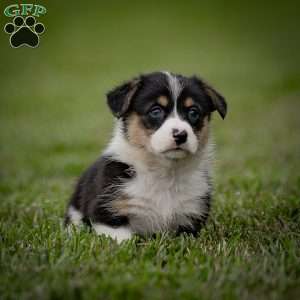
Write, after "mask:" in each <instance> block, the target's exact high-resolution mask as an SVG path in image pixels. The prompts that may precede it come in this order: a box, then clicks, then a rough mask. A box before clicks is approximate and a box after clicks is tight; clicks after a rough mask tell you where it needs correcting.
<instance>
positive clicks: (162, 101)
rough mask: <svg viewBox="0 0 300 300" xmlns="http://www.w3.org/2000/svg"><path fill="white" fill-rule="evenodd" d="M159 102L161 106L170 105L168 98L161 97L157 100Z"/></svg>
mask: <svg viewBox="0 0 300 300" xmlns="http://www.w3.org/2000/svg"><path fill="white" fill-rule="evenodd" d="M157 102H158V103H159V104H160V105H161V106H165V107H166V106H167V105H168V103H169V100H168V98H167V97H166V96H159V97H158V99H157Z"/></svg>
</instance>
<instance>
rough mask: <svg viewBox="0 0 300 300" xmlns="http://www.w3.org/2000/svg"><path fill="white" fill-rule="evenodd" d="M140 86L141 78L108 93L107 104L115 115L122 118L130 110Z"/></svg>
mask: <svg viewBox="0 0 300 300" xmlns="http://www.w3.org/2000/svg"><path fill="white" fill-rule="evenodd" d="M139 86H140V79H133V80H132V81H128V82H126V83H123V84H122V85H120V86H118V87H116V88H115V89H113V90H112V91H110V92H108V93H107V95H106V96H107V104H108V106H109V108H110V109H111V111H112V113H113V115H114V116H115V117H117V118H120V117H122V116H123V115H124V114H125V113H126V112H127V111H128V109H129V106H130V103H131V100H132V98H133V96H134V95H135V93H136V91H137V90H138V88H139Z"/></svg>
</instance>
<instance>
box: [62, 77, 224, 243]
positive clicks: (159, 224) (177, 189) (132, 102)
mask: <svg viewBox="0 0 300 300" xmlns="http://www.w3.org/2000/svg"><path fill="white" fill-rule="evenodd" d="M107 103H108V106H109V108H110V109H111V111H112V114H113V115H114V116H115V117H116V125H115V130H114V134H113V138H112V139H111V142H110V143H109V145H108V147H107V148H106V149H105V150H104V152H103V154H102V156H101V157H100V158H99V159H98V160H97V161H96V162H95V163H94V164H93V165H92V166H91V167H90V168H88V169H87V170H86V171H85V172H84V173H83V175H82V176H81V178H80V179H79V181H78V183H77V186H76V188H75V191H74V193H73V195H72V197H71V199H70V202H69V205H68V207H67V212H66V217H65V223H66V224H70V223H73V224H75V225H78V224H81V223H86V224H89V225H90V226H92V228H93V229H94V230H95V231H96V232H97V233H98V234H104V235H107V236H110V237H112V238H114V239H117V241H118V242H121V241H122V240H125V239H129V238H130V237H132V235H134V234H139V235H143V236H147V235H152V234H154V233H156V232H162V231H170V232H174V233H177V234H179V233H182V232H187V233H189V234H193V235H196V234H197V233H198V232H199V230H200V228H201V227H202V226H203V225H204V224H205V221H206V219H207V217H208V214H209V209H210V202H211V191H212V183H211V164H212V155H213V153H212V150H213V149H212V145H211V142H210V128H209V123H210V118H211V113H212V112H213V111H215V110H216V111H218V113H219V114H220V115H221V117H222V118H223V119H224V117H225V115H226V111H227V104H226V102H225V99H224V98H223V97H222V96H221V95H220V94H219V93H218V92H216V91H215V90H214V89H213V88H212V87H211V86H209V85H208V84H206V83H205V82H203V81H202V80H200V79H199V78H197V77H185V76H182V75H175V74H171V73H169V72H155V73H150V74H146V75H141V76H139V77H138V78H135V79H133V80H131V81H128V82H126V83H124V84H122V85H121V86H119V87H117V88H115V89H114V90H112V91H110V92H109V93H108V94H107Z"/></svg>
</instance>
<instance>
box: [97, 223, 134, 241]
mask: <svg viewBox="0 0 300 300" xmlns="http://www.w3.org/2000/svg"><path fill="white" fill-rule="evenodd" d="M92 226H93V228H94V230H95V231H96V233H97V234H99V235H101V234H104V235H106V236H110V237H111V238H113V239H116V240H117V242H118V243H121V242H122V241H124V240H128V239H130V238H131V237H132V235H133V233H132V231H131V230H130V228H129V227H127V226H120V227H111V226H108V225H105V224H101V223H93V224H92Z"/></svg>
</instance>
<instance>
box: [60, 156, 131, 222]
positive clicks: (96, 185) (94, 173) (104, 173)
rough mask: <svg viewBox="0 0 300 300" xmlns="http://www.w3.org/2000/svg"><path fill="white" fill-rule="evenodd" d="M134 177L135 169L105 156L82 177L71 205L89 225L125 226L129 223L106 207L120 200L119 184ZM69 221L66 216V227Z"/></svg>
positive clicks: (125, 218) (124, 217)
mask: <svg viewBox="0 0 300 300" xmlns="http://www.w3.org/2000/svg"><path fill="white" fill-rule="evenodd" d="M133 176H135V172H134V170H133V168H132V167H130V166H129V165H127V164H124V163H122V162H120V161H117V160H114V159H112V158H111V157H110V156H103V157H101V158H100V159H99V160H98V161H96V162H95V163H94V164H93V165H92V166H91V167H90V168H89V169H88V170H87V171H86V172H85V173H84V174H83V175H82V176H81V178H80V179H79V181H78V183H77V185H76V188H75V192H74V193H73V195H72V197H71V200H70V204H69V205H70V206H73V207H74V208H75V209H77V210H79V211H80V212H81V213H82V214H83V215H84V219H83V221H84V222H85V223H87V224H89V223H90V222H92V223H103V224H107V225H110V226H121V225H125V224H127V223H128V219H127V217H126V216H121V215H116V214H112V212H111V211H110V210H109V209H108V208H107V205H109V202H111V201H113V200H115V199H116V197H117V196H118V190H119V186H120V184H122V182H123V181H126V180H129V179H130V178H132V177H133ZM69 221H70V220H69V216H68V215H66V218H65V223H66V224H68V222H69Z"/></svg>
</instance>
